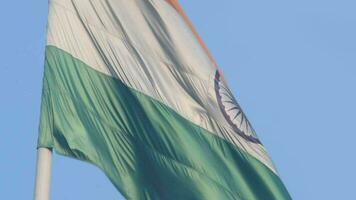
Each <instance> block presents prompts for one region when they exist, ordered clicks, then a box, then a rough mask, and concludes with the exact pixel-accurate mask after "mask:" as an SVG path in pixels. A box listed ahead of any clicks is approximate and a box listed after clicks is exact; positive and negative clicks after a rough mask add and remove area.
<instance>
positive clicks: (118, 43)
mask: <svg viewBox="0 0 356 200" xmlns="http://www.w3.org/2000/svg"><path fill="white" fill-rule="evenodd" d="M38 147H47V148H53V149H54V150H55V151H56V152H57V153H59V154H61V155H65V156H69V157H73V158H76V159H80V160H84V161H87V162H90V163H92V164H94V165H96V166H98V167H99V168H100V169H101V170H103V171H104V172H105V174H106V175H107V177H108V178H109V179H110V180H111V182H112V183H113V184H114V185H115V186H116V188H117V189H118V190H119V191H120V192H121V193H122V194H123V195H124V196H125V197H126V198H127V199H202V200H203V199H204V200H206V199H212V200H217V199H219V200H220V199H244V200H253V199H261V200H272V199H290V196H289V195H288V192H287V191H286V189H285V187H284V186H283V184H282V182H281V180H280V178H279V176H278V174H277V172H276V169H275V167H274V166H273V164H272V162H271V160H270V158H269V157H268V155H267V153H266V150H265V148H264V147H263V145H262V144H261V141H260V140H259V139H258V138H257V136H256V134H255V131H254V130H253V128H252V126H251V124H250V122H249V121H248V120H247V118H246V116H245V114H244V113H243V111H242V109H241V107H240V106H239V104H238V103H237V101H236V100H235V98H234V97H233V95H232V93H231V91H230V90H229V88H228V87H227V85H226V82H225V81H224V79H223V76H222V75H221V73H220V72H219V70H217V67H216V64H215V62H214V61H213V59H212V56H211V55H210V54H209V52H208V50H207V48H206V47H205V45H204V44H203V42H202V40H201V39H200V37H199V36H198V34H197V33H196V31H195V30H194V29H193V27H192V25H191V23H190V22H189V21H188V19H187V17H186V16H185V15H184V13H183V11H182V9H181V7H180V6H179V5H178V3H177V2H176V1H174V0H51V1H50V6H49V22H48V35H47V47H46V62H45V72H44V81H43V96H42V108H41V120H40V134H39V140H38Z"/></svg>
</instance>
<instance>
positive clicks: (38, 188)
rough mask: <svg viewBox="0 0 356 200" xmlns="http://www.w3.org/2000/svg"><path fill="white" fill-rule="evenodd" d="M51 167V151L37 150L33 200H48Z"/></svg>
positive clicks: (46, 149)
mask: <svg viewBox="0 0 356 200" xmlns="http://www.w3.org/2000/svg"><path fill="white" fill-rule="evenodd" d="M51 166H52V151H51V150H50V149H48V148H38V150H37V170H36V182H35V194H34V200H49V196H50V195H49V194H50V185H51Z"/></svg>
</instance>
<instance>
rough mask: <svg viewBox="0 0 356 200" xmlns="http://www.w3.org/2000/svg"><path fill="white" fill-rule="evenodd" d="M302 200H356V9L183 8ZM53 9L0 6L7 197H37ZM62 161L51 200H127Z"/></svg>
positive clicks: (346, 0) (272, 2)
mask: <svg viewBox="0 0 356 200" xmlns="http://www.w3.org/2000/svg"><path fill="white" fill-rule="evenodd" d="M181 4H182V5H183V7H184V8H185V10H186V12H187V14H188V15H189V16H190V18H191V20H192V21H193V23H194V24H195V26H196V27H197V29H198V31H199V33H200V34H201V36H202V37H203V39H204V40H205V42H206V43H207V45H208V47H209V48H210V50H211V51H212V53H213V55H214V57H215V58H216V60H217V62H218V63H219V65H220V68H221V69H222V71H223V72H224V74H225V78H226V79H227V81H228V83H229V85H230V87H231V89H232V90H233V92H234V94H235V96H236V97H237V99H238V101H239V102H240V104H241V106H242V107H243V108H244V110H245V112H246V113H247V115H248V117H249V119H250V121H251V122H252V124H253V125H254V127H255V129H256V130H257V132H258V135H259V137H260V139H261V140H262V141H263V143H264V145H265V146H266V147H267V149H268V151H269V153H270V155H271V157H272V159H273V160H274V162H275V164H276V166H277V168H278V170H279V173H280V175H281V177H282V179H283V181H284V183H285V184H286V186H287V188H288V190H289V192H290V193H291V195H292V197H294V199H302V200H309V199H310V200H319V199H320V200H335V199H347V200H348V199H350V200H351V199H356V193H355V180H356V156H355V154H356V147H355V144H354V142H355V141H356V131H355V127H354V126H355V124H356V116H355V113H356V105H355V103H356V12H355V9H356V2H355V0H298V1H285V0H284V1H282V0H269V1H265V0H250V1H241V0H219V1H216V0H215V1H212V0H194V1H191V0H181ZM46 22H47V1H46V0H36V1H29V0H16V1H13V0H7V1H2V2H1V6H0V25H1V29H0V45H1V46H0V58H1V59H0V60H1V62H0V63H1V64H0V135H1V139H0V194H1V199H15V200H25V199H31V198H32V195H33V183H34V172H35V159H36V139H37V126H38V119H39V105H40V95H41V83H42V73H43V60H44V45H45V33H46ZM121 198H122V197H121V196H120V194H119V193H118V192H117V191H116V190H115V188H114V187H113V186H112V185H111V183H110V182H109V181H108V180H107V179H106V177H105V176H104V175H103V173H101V172H100V171H99V170H98V169H97V168H95V167H93V166H91V165H88V164H86V163H82V162H79V161H76V160H72V159H69V158H65V157H61V156H58V155H54V161H53V181H52V200H78V199H79V200H81V199H86V200H97V199H105V200H111V199H121Z"/></svg>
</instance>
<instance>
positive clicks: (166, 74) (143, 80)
mask: <svg viewBox="0 0 356 200" xmlns="http://www.w3.org/2000/svg"><path fill="white" fill-rule="evenodd" d="M47 37H48V38H47V40H48V41H47V44H48V45H53V46H56V47H58V48H60V49H63V50H64V51H67V52H68V53H70V54H71V55H73V56H74V57H76V58H78V59H80V60H82V61H83V62H85V63H86V64H87V65H89V66H91V67H92V68H94V69H96V70H97V71H100V72H102V73H105V74H107V75H110V76H113V77H116V78H118V79H120V80H121V81H123V82H124V83H125V84H126V85H127V86H129V87H131V88H133V89H136V90H138V91H140V92H142V93H144V94H146V95H149V96H151V97H153V98H155V99H157V100H158V101H160V102H163V103H164V104H166V105H168V106H169V107H171V108H172V109H174V110H175V111H176V112H178V113H179V114H180V115H182V116H183V117H185V118H186V119H189V120H190V121H192V122H193V123H195V124H197V125H199V126H201V127H202V128H205V129H207V130H209V131H210V132H212V133H214V134H216V135H218V136H220V137H222V138H224V139H226V140H228V141H230V142H231V143H233V144H235V145H237V146H238V147H240V148H242V149H244V150H245V151H247V152H248V153H250V154H251V155H252V156H254V157H255V158H257V159H259V160H260V161H261V162H263V163H264V164H265V165H266V166H268V167H269V168H270V169H271V170H273V171H274V172H275V169H274V167H273V164H272V162H271V161H270V159H269V157H268V155H267V153H266V151H265V149H264V147H263V146H262V145H260V144H254V143H251V142H248V141H246V140H245V139H243V138H241V137H240V136H238V135H237V134H236V133H235V132H234V131H233V130H232V128H231V127H230V126H229V124H228V123H227V122H226V120H225V118H224V116H223V115H222V114H221V111H220V109H219V106H218V102H217V100H216V95H215V90H214V76H215V72H216V69H215V67H214V64H213V63H212V62H211V61H210V59H209V57H208V55H207V54H206V53H205V51H204V50H203V48H202V47H201V46H200V44H199V42H198V40H197V39H196V38H195V36H194V35H193V33H192V32H191V30H190V29H189V27H188V26H187V25H186V24H185V22H184V21H183V19H182V18H181V17H180V15H179V14H178V13H177V12H176V11H175V10H174V8H172V7H171V6H170V5H169V4H168V3H167V2H165V1H164V0H130V1H127V0H107V1H104V0H91V1H83V0H52V1H51V2H50V12H49V25H48V36H47Z"/></svg>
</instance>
